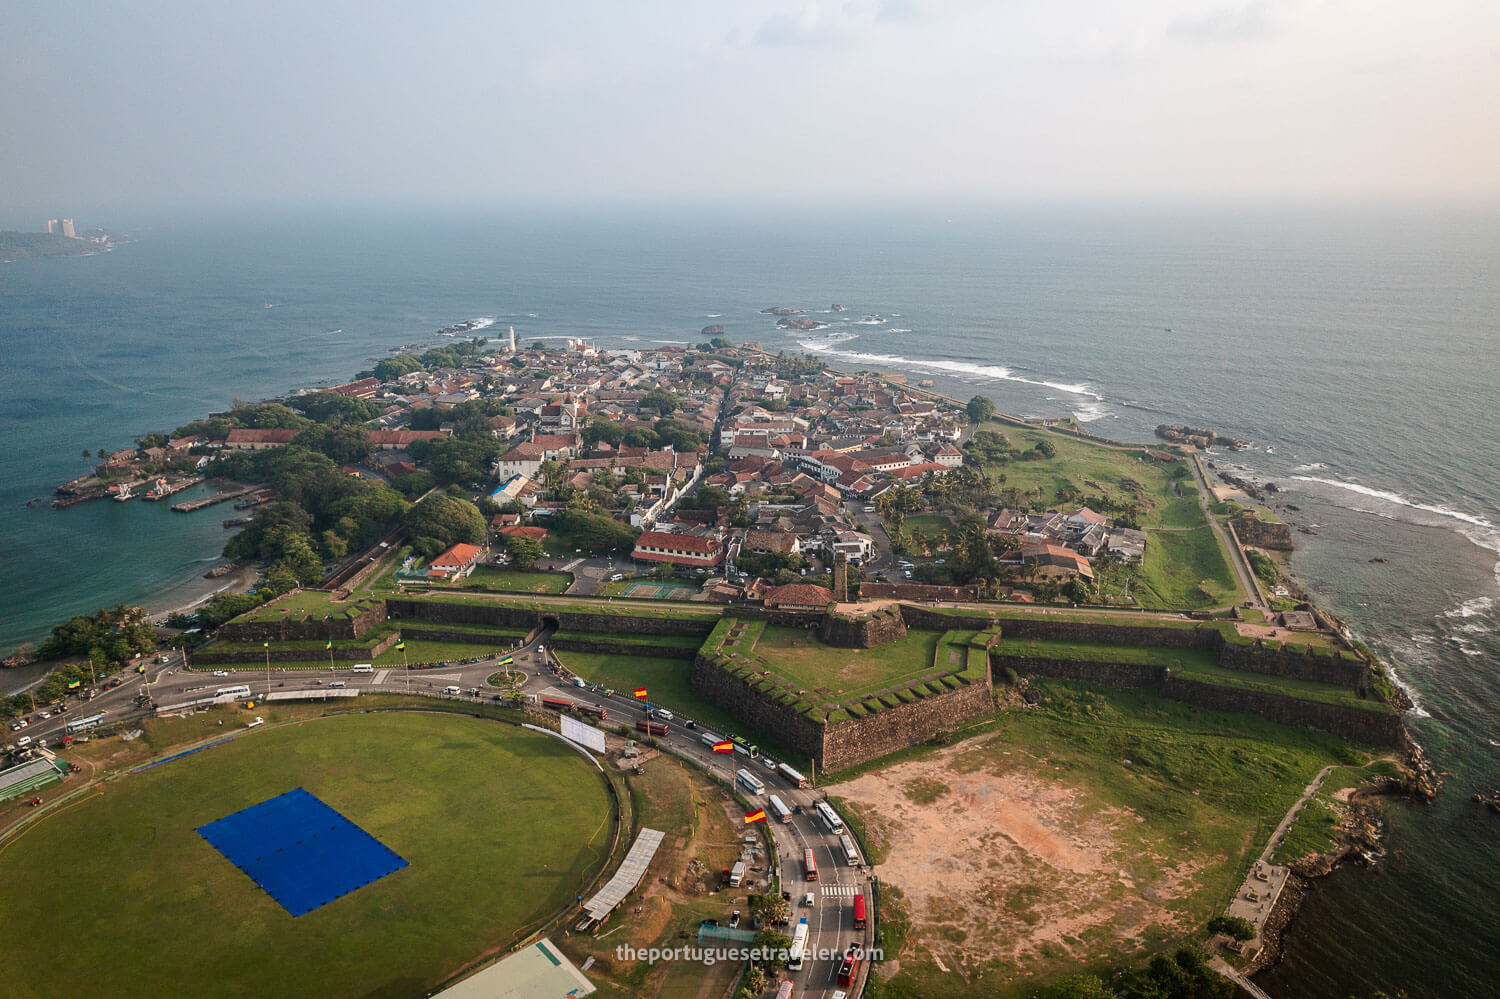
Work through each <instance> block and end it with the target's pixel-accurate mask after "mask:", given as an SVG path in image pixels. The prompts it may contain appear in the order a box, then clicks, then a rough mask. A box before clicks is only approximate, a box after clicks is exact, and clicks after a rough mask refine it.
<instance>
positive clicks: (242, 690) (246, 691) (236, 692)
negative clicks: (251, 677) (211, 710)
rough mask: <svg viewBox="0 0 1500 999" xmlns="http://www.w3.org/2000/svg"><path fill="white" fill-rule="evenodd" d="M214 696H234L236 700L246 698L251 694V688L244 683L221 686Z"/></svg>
mask: <svg viewBox="0 0 1500 999" xmlns="http://www.w3.org/2000/svg"><path fill="white" fill-rule="evenodd" d="M214 696H215V697H232V698H234V699H235V700H236V701H238V700H243V699H244V698H246V697H249V696H250V688H249V687H248V686H246V685H245V684H243V683H242V684H240V685H239V686H238V687H220V688H219V689H218V690H217V691H215V693H214Z"/></svg>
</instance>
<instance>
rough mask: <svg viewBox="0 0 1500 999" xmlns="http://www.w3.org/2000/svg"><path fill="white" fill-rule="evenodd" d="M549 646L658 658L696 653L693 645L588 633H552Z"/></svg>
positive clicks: (564, 649)
mask: <svg viewBox="0 0 1500 999" xmlns="http://www.w3.org/2000/svg"><path fill="white" fill-rule="evenodd" d="M551 646H552V648H554V649H561V650H562V651H564V652H603V653H606V654H608V655H612V656H656V657H657V658H659V659H691V658H693V656H695V655H697V654H698V650H697V649H696V648H694V647H690V646H684V645H650V644H647V643H644V642H642V643H636V642H612V641H610V640H609V639H595V638H593V637H591V636H588V635H576V636H573V637H571V638H570V637H568V636H566V635H553V636H552V642H551Z"/></svg>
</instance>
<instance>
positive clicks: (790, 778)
mask: <svg viewBox="0 0 1500 999" xmlns="http://www.w3.org/2000/svg"><path fill="white" fill-rule="evenodd" d="M776 772H777V773H779V774H781V776H783V777H785V778H786V779H787V782H788V783H789V784H791V785H792V787H806V786H807V778H806V777H804V776H802V775H801V774H799V773H798V772H797V771H795V770H793V769H792V768H791V767H789V766H787V765H786V764H785V763H783V764H781V765H780V766H778V767H777V768H776Z"/></svg>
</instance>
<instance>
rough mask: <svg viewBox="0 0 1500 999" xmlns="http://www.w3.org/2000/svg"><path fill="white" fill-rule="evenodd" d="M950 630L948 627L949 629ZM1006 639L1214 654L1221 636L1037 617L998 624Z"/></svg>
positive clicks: (1211, 630) (1206, 629)
mask: <svg viewBox="0 0 1500 999" xmlns="http://www.w3.org/2000/svg"><path fill="white" fill-rule="evenodd" d="M950 627H952V626H951V625H950ZM1000 628H1001V631H1002V632H1003V633H1004V635H1005V637H1006V638H1024V639H1026V640H1027V641H1034V642H1086V643H1093V644H1103V645H1140V646H1155V647H1157V648H1165V649H1209V650H1217V649H1218V647H1219V645H1220V643H1222V642H1223V641H1224V636H1223V635H1221V634H1219V629H1218V628H1215V627H1211V626H1203V627H1193V628H1163V627H1159V626H1155V625H1149V624H1145V623H1142V624H1141V625H1140V626H1139V627H1138V626H1136V625H1127V624H1104V623H1102V622H1101V623H1098V624H1095V623H1093V622H1089V621H1060V620H1056V619H1047V618H1043V617H1041V616H1040V615H1037V616H1035V617H1024V618H1006V619H1004V620H1002V621H1001V622H1000Z"/></svg>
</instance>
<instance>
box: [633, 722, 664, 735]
mask: <svg viewBox="0 0 1500 999" xmlns="http://www.w3.org/2000/svg"><path fill="white" fill-rule="evenodd" d="M635 730H636V731H637V732H645V733H646V734H647V735H666V734H667V731H668V730H667V725H666V722H648V721H638V722H636V723H635Z"/></svg>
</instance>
